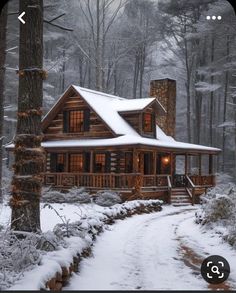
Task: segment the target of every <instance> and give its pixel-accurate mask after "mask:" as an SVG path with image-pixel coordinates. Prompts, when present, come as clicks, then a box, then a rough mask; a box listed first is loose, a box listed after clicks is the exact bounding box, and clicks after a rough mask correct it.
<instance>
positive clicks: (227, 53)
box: [222, 35, 230, 172]
mask: <svg viewBox="0 0 236 293" xmlns="http://www.w3.org/2000/svg"><path fill="white" fill-rule="evenodd" d="M229 42H230V41H229V35H227V41H226V56H227V59H226V60H227V62H228V61H229V53H230V52H229ZM228 86H229V71H228V70H226V72H225V89H224V105H223V123H225V122H226V114H227V97H228ZM225 141H226V127H223V136H222V156H223V162H222V171H223V172H224V171H225V155H226V152H225Z"/></svg>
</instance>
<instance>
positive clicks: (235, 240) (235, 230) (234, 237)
mask: <svg viewBox="0 0 236 293" xmlns="http://www.w3.org/2000/svg"><path fill="white" fill-rule="evenodd" d="M224 240H226V241H227V242H228V243H229V244H230V245H232V246H233V247H234V248H235V249H236V223H234V225H232V226H231V227H230V228H229V231H228V233H227V234H226V235H225V236H224Z"/></svg>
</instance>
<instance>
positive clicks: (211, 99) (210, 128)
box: [209, 36, 215, 146]
mask: <svg viewBox="0 0 236 293" xmlns="http://www.w3.org/2000/svg"><path fill="white" fill-rule="evenodd" d="M214 55H215V40H214V36H212V40H211V65H212V66H213V62H214V60H215V58H214ZM212 73H213V70H211V85H213V84H214V76H213V74H212ZM213 114H214V92H213V91H211V97H210V121H209V137H210V146H212V145H213V116H214V115H213Z"/></svg>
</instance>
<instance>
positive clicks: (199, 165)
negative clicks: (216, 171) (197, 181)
mask: <svg viewBox="0 0 236 293" xmlns="http://www.w3.org/2000/svg"><path fill="white" fill-rule="evenodd" d="M198 175H199V176H202V155H201V154H199V155H198Z"/></svg>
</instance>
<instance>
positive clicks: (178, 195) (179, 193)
mask: <svg viewBox="0 0 236 293" xmlns="http://www.w3.org/2000/svg"><path fill="white" fill-rule="evenodd" d="M171 204H172V205H173V206H188V205H191V204H192V203H191V199H190V198H189V195H188V193H187V191H186V190H185V188H173V189H172V190H171Z"/></svg>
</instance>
